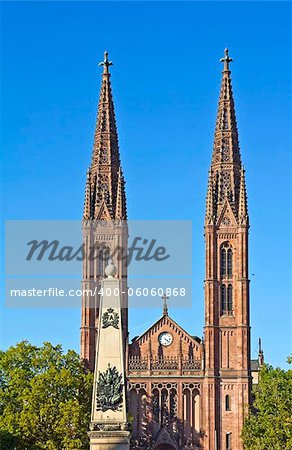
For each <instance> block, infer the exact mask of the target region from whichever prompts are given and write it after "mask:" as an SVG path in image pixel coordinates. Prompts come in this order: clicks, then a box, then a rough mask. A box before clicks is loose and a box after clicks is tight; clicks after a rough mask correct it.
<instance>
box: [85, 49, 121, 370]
mask: <svg viewBox="0 0 292 450" xmlns="http://www.w3.org/2000/svg"><path fill="white" fill-rule="evenodd" d="M99 65H100V66H103V73H102V82H101V90H100V98H99V104H98V113H97V121H96V128H95V134H94V144H93V152H92V160H91V165H90V167H89V169H88V171H87V179H86V189H85V201H84V212H83V221H82V235H83V244H84V248H85V252H86V258H84V261H83V279H82V289H83V292H85V293H84V294H83V298H82V318H81V357H82V359H83V360H84V361H85V362H86V364H87V366H88V368H89V370H91V371H93V369H94V359H95V341H96V329H97V324H98V316H99V302H100V280H101V279H102V278H103V277H104V269H105V267H106V266H107V264H108V261H109V259H110V258H112V259H113V261H114V264H115V267H116V268H117V278H118V279H120V280H122V281H123V283H126V279H127V267H126V264H125V262H126V261H125V259H123V258H119V260H117V258H118V253H117V249H119V254H120V255H121V251H122V252H123V256H124V255H125V252H126V250H127V239H128V231H127V223H126V220H127V209H126V194H125V181H124V176H123V172H122V168H121V162H120V154H119V145H118V134H117V127H116V120H115V112H114V103H113V97H112V89H111V82H110V77H111V74H110V73H109V67H110V66H111V65H112V62H111V61H109V60H108V53H107V52H105V53H104V61H102V62H101V63H100V64H99ZM126 291H127V289H123V292H126ZM90 293H92V295H90ZM127 322H128V319H127V298H126V294H123V298H122V327H123V334H124V339H125V341H126V339H127V327H128V325H127Z"/></svg>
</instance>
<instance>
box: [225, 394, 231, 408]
mask: <svg viewBox="0 0 292 450" xmlns="http://www.w3.org/2000/svg"><path fill="white" fill-rule="evenodd" d="M225 411H231V405H230V395H225Z"/></svg>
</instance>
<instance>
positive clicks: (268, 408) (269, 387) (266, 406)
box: [242, 358, 292, 450]
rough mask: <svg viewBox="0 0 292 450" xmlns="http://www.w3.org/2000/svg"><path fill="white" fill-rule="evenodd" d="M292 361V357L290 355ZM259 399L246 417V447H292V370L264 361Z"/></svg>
mask: <svg viewBox="0 0 292 450" xmlns="http://www.w3.org/2000/svg"><path fill="white" fill-rule="evenodd" d="M288 362H290V363H291V358H288ZM254 397H255V401H254V404H253V406H252V407H251V408H250V412H249V415H248V417H247V419H246V420H245V423H244V427H243V431H242V438H243V442H244V448H245V449H246V450H286V449H287V450H290V449H291V448H292V415H291V411H292V370H291V369H290V370H287V371H285V370H282V369H279V368H276V369H274V368H273V367H272V366H269V365H264V366H263V367H262V369H261V371H260V376H259V384H258V385H257V386H255V388H254Z"/></svg>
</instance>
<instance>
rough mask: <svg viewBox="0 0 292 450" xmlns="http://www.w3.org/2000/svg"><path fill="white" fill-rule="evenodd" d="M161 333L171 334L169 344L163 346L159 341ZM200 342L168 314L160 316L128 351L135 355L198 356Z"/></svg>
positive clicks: (199, 353) (199, 354)
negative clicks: (180, 354)
mask: <svg viewBox="0 0 292 450" xmlns="http://www.w3.org/2000/svg"><path fill="white" fill-rule="evenodd" d="M162 333H168V335H169V334H170V335H171V339H172V341H171V344H170V345H166V346H163V345H161V343H160V341H159V337H160V335H161V334H162ZM201 347H202V344H201V343H200V342H199V340H198V338H197V339H195V337H194V336H191V335H190V334H188V333H187V332H186V331H185V330H184V329H183V328H181V327H180V326H179V325H178V324H177V323H176V322H175V321H174V320H173V319H172V318H171V317H169V316H168V315H164V316H162V317H161V318H160V319H159V320H158V321H157V322H155V323H154V324H153V325H152V326H151V327H150V328H149V329H148V330H147V331H145V332H144V333H143V334H142V335H141V336H139V337H138V338H137V339H136V340H135V341H134V342H133V343H132V344H130V345H129V353H130V354H131V355H136V356H146V355H149V353H150V354H151V355H152V356H153V357H157V356H162V355H164V356H170V357H171V356H177V355H178V354H179V353H180V352H182V354H183V355H184V356H188V357H193V358H200V356H201Z"/></svg>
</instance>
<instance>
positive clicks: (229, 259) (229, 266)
mask: <svg viewBox="0 0 292 450" xmlns="http://www.w3.org/2000/svg"><path fill="white" fill-rule="evenodd" d="M227 275H228V278H230V277H231V276H232V250H231V248H229V249H228V250H227Z"/></svg>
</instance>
